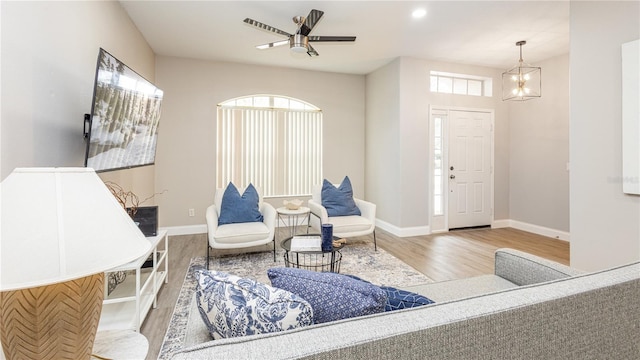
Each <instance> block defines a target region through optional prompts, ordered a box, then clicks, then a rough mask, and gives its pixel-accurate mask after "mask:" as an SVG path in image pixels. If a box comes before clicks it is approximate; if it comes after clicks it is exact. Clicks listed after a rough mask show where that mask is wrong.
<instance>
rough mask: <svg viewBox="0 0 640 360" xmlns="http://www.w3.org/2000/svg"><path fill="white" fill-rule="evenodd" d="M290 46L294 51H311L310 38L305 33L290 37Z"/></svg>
mask: <svg viewBox="0 0 640 360" xmlns="http://www.w3.org/2000/svg"><path fill="white" fill-rule="evenodd" d="M289 47H290V48H291V51H293V52H297V53H305V52H307V51H309V38H308V37H306V36H304V35H300V34H295V35H293V36H291V37H290V38H289Z"/></svg>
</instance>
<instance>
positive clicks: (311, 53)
mask: <svg viewBox="0 0 640 360" xmlns="http://www.w3.org/2000/svg"><path fill="white" fill-rule="evenodd" d="M308 47H309V48H308V50H307V54H308V55H309V56H318V55H320V54H318V52H317V51H316V49H314V48H313V47H312V46H311V44H309V45H308Z"/></svg>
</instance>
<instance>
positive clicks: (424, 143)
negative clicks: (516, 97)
mask: <svg viewBox="0 0 640 360" xmlns="http://www.w3.org/2000/svg"><path fill="white" fill-rule="evenodd" d="M431 70H435V71H445V72H452V73H462V74H473V75H480V76H487V77H492V78H493V79H494V94H496V93H497V91H496V90H495V89H499V84H500V83H499V79H500V74H501V72H500V71H499V70H496V69H490V68H484V67H478V66H469V65H461V64H450V63H441V62H435V61H428V60H421V59H414V58H406V57H404V58H399V59H396V60H394V61H393V62H391V63H389V64H388V65H386V66H384V67H382V68H380V69H378V70H376V71H374V72H373V73H371V74H369V75H367V139H366V141H367V170H366V171H367V178H366V181H367V183H366V188H367V198H369V199H370V200H371V201H373V202H375V203H376V204H377V205H378V214H377V215H378V218H379V219H381V220H382V221H384V222H386V223H388V224H389V225H390V230H391V231H392V232H394V233H396V234H418V233H425V232H428V231H429V225H430V224H429V216H430V211H429V209H430V207H429V186H430V183H431V180H430V175H429V173H430V172H429V167H428V166H429V157H428V154H429V131H428V129H429V127H428V121H429V105H436V106H446V107H464V108H474V109H488V110H495V124H496V127H495V135H494V136H495V194H494V195H495V196H494V206H495V208H494V209H495V219H508V217H509V157H508V149H509V122H508V120H507V106H506V104H504V103H502V101H501V100H500V97H499V95H497V96H494V97H492V98H488V97H475V96H461V95H448V94H438V93H431V92H430V91H429V73H430V71H431Z"/></svg>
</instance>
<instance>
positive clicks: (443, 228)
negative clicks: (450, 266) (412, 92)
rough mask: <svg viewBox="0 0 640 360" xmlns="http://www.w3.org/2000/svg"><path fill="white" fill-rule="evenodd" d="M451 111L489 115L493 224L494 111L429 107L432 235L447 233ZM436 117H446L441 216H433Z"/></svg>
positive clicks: (443, 142) (491, 213) (443, 127)
mask: <svg viewBox="0 0 640 360" xmlns="http://www.w3.org/2000/svg"><path fill="white" fill-rule="evenodd" d="M451 111H465V112H482V113H489V115H490V120H489V121H490V126H491V128H490V139H491V144H490V148H491V149H490V150H491V155H490V157H491V158H490V162H491V164H490V171H491V176H490V178H491V180H490V182H491V184H490V186H489V189H490V190H491V204H490V206H491V210H490V222H491V224H493V221H494V215H495V209H494V203H495V187H494V186H495V179H494V177H495V168H494V164H495V110H494V109H482V108H468V107H457V106H437V105H429V181H428V184H429V185H428V186H429V215H430V219H429V224H430V225H431V226H430V228H431V232H432V233H439V232H447V231H449V180H448V179H449V173H448V172H449V170H448V169H449V143H450V140H451V139H450V138H449V136H450V132H449V124H450V119H449V113H450V112H451ZM436 116H446V118H445V121H443V123H442V168H443V170H446V171H443V173H442V176H443V189H442V191H443V198H442V203H443V215H434V209H433V204H434V195H435V194H434V180H433V174H434V173H435V161H434V157H435V153H434V152H435V149H434V143H435V142H434V131H435V129H434V117H436Z"/></svg>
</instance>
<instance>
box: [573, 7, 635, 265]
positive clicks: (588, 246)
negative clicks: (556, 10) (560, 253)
mask: <svg viewBox="0 0 640 360" xmlns="http://www.w3.org/2000/svg"><path fill="white" fill-rule="evenodd" d="M570 13H571V50H570V54H571V59H570V63H569V65H570V66H569V68H570V71H571V75H570V76H571V110H570V111H571V120H570V124H569V125H570V130H569V137H570V148H569V151H570V152H569V154H570V159H571V179H570V187H571V196H570V206H571V215H570V220H571V265H572V266H574V267H577V268H580V269H585V270H596V269H602V268H606V267H610V266H614V265H618V264H622V263H626V262H630V261H634V260H638V259H640V196H634V195H626V194H623V192H622V180H621V177H622V154H621V151H622V133H621V131H622V120H621V119H622V104H621V99H622V95H621V88H622V80H621V76H622V75H621V48H620V45H621V44H623V43H625V42H629V41H632V40H636V39H638V38H640V17H639V16H638V14H640V2H638V1H633V2H631V1H629V2H626V1H625V2H613V1H605V2H588V1H585V2H582V1H572V2H571V12H570Z"/></svg>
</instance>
